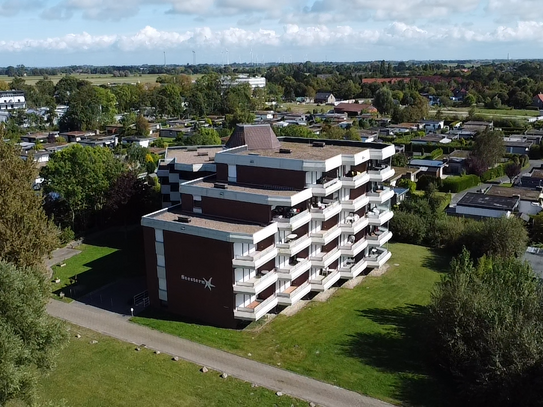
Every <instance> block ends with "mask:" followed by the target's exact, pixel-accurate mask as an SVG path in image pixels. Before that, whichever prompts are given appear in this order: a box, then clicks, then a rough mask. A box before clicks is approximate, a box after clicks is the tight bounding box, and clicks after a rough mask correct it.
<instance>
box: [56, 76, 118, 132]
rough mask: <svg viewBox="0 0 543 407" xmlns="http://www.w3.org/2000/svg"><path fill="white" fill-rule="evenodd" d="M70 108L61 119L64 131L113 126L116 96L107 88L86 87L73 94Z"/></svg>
mask: <svg viewBox="0 0 543 407" xmlns="http://www.w3.org/2000/svg"><path fill="white" fill-rule="evenodd" d="M68 104H69V107H68V110H67V111H66V113H65V114H64V116H62V118H61V119H60V122H59V127H60V129H61V130H63V131H73V130H94V129H97V128H98V127H100V126H104V125H106V124H111V123H113V122H114V121H115V115H116V114H117V108H116V104H117V101H116V99H115V95H114V94H113V93H112V92H111V91H110V90H109V89H105V88H100V87H96V86H92V85H85V86H83V87H81V88H78V89H77V90H75V91H74V93H71V94H70V96H69V101H68Z"/></svg>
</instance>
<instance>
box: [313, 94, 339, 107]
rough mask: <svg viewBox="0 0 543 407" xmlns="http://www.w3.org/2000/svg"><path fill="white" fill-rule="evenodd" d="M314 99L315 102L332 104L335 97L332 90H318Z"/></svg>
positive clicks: (334, 101)
mask: <svg viewBox="0 0 543 407" xmlns="http://www.w3.org/2000/svg"><path fill="white" fill-rule="evenodd" d="M314 101H315V103H317V104H325V105H333V104H334V103H336V98H335V96H334V95H333V94H332V92H318V93H317V94H316V95H315V99H314Z"/></svg>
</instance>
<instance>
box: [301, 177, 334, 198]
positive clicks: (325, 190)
mask: <svg viewBox="0 0 543 407" xmlns="http://www.w3.org/2000/svg"><path fill="white" fill-rule="evenodd" d="M306 188H311V190H312V192H313V195H315V196H328V195H330V194H331V193H333V192H335V191H338V190H339V189H341V182H340V181H339V179H338V178H332V179H330V180H327V181H326V182H324V183H323V184H307V185H306Z"/></svg>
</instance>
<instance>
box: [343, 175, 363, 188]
mask: <svg viewBox="0 0 543 407" xmlns="http://www.w3.org/2000/svg"><path fill="white" fill-rule="evenodd" d="M369 180H370V176H369V174H368V173H367V172H362V173H359V174H357V175H355V176H352V177H349V176H344V177H341V178H340V181H341V185H342V186H343V187H344V188H349V189H356V188H358V187H361V186H362V185H364V184H366V183H367V182H368V181H369Z"/></svg>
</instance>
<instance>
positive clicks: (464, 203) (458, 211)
mask: <svg viewBox="0 0 543 407" xmlns="http://www.w3.org/2000/svg"><path fill="white" fill-rule="evenodd" d="M519 204H520V197H518V196H496V195H488V194H483V193H479V192H468V193H466V194H465V195H464V196H463V197H462V199H460V201H458V203H457V204H456V207H451V208H450V210H449V211H448V212H447V213H448V214H449V215H456V216H466V217H473V218H478V219H480V218H501V217H502V216H506V217H509V216H511V214H512V213H513V212H516V211H517V210H518V207H519Z"/></svg>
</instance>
